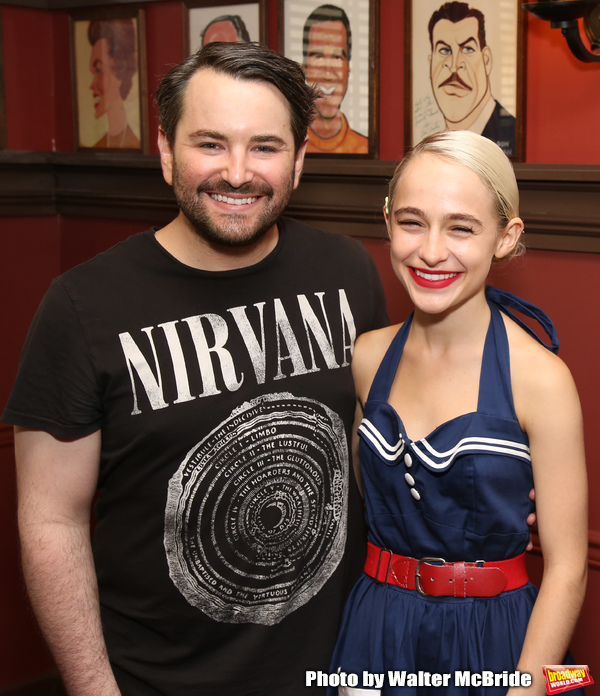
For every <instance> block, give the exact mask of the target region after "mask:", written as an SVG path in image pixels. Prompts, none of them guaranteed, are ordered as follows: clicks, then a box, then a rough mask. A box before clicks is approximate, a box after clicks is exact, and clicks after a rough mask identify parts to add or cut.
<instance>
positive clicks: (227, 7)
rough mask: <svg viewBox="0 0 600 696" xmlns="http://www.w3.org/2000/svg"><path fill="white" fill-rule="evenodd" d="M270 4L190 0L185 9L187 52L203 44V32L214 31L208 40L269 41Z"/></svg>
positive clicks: (257, 0) (255, 0)
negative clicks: (268, 5)
mask: <svg viewBox="0 0 600 696" xmlns="http://www.w3.org/2000/svg"><path fill="white" fill-rule="evenodd" d="M266 5H267V0H237V2H236V1H235V0H188V1H187V2H186V4H185V5H184V9H183V46H184V51H185V55H186V56H189V55H191V54H192V53H195V52H196V51H197V50H198V49H199V48H200V47H201V45H202V40H203V36H205V35H206V34H207V33H208V32H213V31H214V34H213V36H212V39H211V38H210V37H208V36H207V40H208V41H210V40H213V41H229V40H231V41H236V40H237V41H259V42H261V43H266V42H267V35H268V26H267V9H266ZM215 20H220V21H215ZM207 30H208V32H207ZM234 37H237V38H234Z"/></svg>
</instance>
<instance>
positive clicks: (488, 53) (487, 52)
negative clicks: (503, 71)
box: [481, 46, 494, 77]
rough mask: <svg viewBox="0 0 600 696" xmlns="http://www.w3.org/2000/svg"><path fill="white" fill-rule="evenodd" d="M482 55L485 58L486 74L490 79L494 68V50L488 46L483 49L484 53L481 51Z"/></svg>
mask: <svg viewBox="0 0 600 696" xmlns="http://www.w3.org/2000/svg"><path fill="white" fill-rule="evenodd" d="M481 55H482V56H483V65H484V67H485V74H486V75H487V76H488V77H489V76H490V74H491V72H492V68H493V66H494V59H493V58H492V49H491V48H490V47H489V46H486V47H485V48H484V49H483V51H481Z"/></svg>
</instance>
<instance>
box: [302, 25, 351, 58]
mask: <svg viewBox="0 0 600 696" xmlns="http://www.w3.org/2000/svg"><path fill="white" fill-rule="evenodd" d="M308 43H309V50H312V49H313V48H315V46H332V47H335V48H342V49H343V50H344V51H346V49H347V47H348V39H347V37H346V27H345V26H344V23H343V22H341V21H339V20H336V21H332V22H330V21H327V22H319V23H318V24H313V25H312V27H311V28H310V30H309V32H308Z"/></svg>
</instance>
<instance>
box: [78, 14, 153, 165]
mask: <svg viewBox="0 0 600 696" xmlns="http://www.w3.org/2000/svg"><path fill="white" fill-rule="evenodd" d="M69 36H70V44H71V86H72V95H73V120H74V138H75V148H76V149H77V150H85V151H88V152H90V153H95V152H96V153H101V152H107V151H108V152H142V153H145V154H147V153H148V152H149V150H148V106H147V104H148V95H147V74H146V27H145V15H144V10H143V9H141V8H135V7H124V6H116V7H106V8H101V9H89V10H88V9H82V10H75V11H73V12H72V13H71V14H70V15H69Z"/></svg>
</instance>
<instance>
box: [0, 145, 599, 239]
mask: <svg viewBox="0 0 600 696" xmlns="http://www.w3.org/2000/svg"><path fill="white" fill-rule="evenodd" d="M393 170H394V163H393V162H386V161H365V160H349V161H344V160H343V159H336V160H333V159H332V160H323V159H316V158H314V159H310V158H308V159H307V161H306V164H305V167H304V174H303V176H302V181H301V184H300V186H299V188H298V189H297V190H296V191H295V192H294V195H293V197H292V200H291V202H290V205H289V207H288V210H287V212H288V214H289V215H291V216H292V217H295V218H297V219H300V220H304V221H306V222H308V223H310V224H313V225H315V226H317V227H321V228H322V229H326V230H330V231H333V232H338V233H342V234H350V235H352V236H363V237H381V238H383V237H385V226H384V224H383V216H382V213H381V208H382V205H383V200H384V198H385V195H386V192H387V182H388V181H389V179H390V178H391V175H392V173H393ZM515 172H516V175H517V179H518V182H519V188H520V191H521V216H522V217H523V219H524V220H525V224H526V228H527V234H526V242H527V245H528V246H529V247H530V248H532V249H548V250H555V251H576V252H591V253H600V165H569V164H562V165H559V164H555V165H552V164H548V165H545V164H516V165H515ZM176 213H177V207H176V205H175V201H174V198H173V193H172V191H171V188H170V187H169V186H167V184H166V183H165V182H164V180H163V178H162V173H161V169H160V161H159V158H158V156H155V155H141V154H125V153H91V154H90V153H87V152H86V153H58V152H18V151H10V150H4V151H0V216H4V217H8V216H10V217H31V216H40V215H67V216H81V217H97V218H118V219H128V220H140V221H144V222H148V223H158V224H160V223H165V222H168V221H169V220H171V219H172V218H173V217H174V216H175V215H176Z"/></svg>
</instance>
